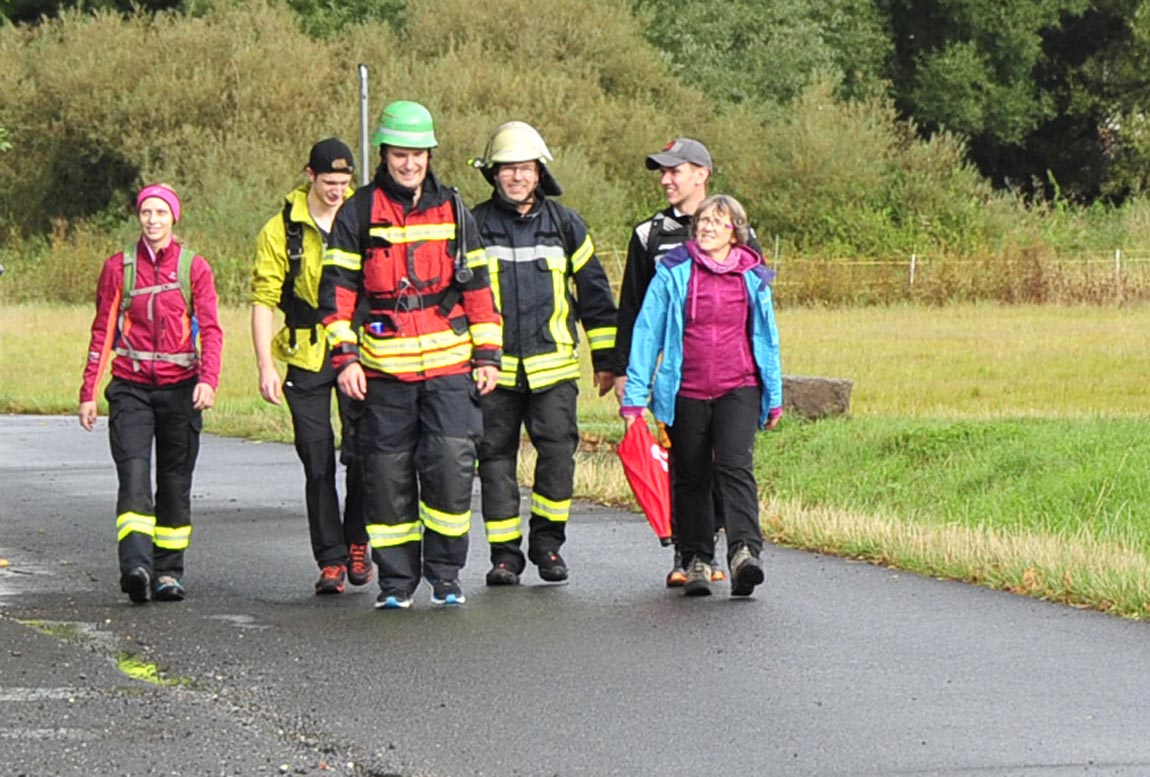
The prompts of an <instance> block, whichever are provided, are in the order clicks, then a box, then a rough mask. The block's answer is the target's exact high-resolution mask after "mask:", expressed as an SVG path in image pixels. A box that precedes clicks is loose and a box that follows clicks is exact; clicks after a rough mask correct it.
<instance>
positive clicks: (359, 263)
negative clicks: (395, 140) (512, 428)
mask: <svg viewBox="0 0 1150 777" xmlns="http://www.w3.org/2000/svg"><path fill="white" fill-rule="evenodd" d="M365 198H366V199H365ZM457 205H458V211H459V212H458V213H456V210H457ZM457 251H459V252H460V253H459V256H458V257H457V255H456V252H457ZM457 265H458V267H457ZM459 269H463V270H464V271H463V272H462V273H460V272H458V270H459ZM319 313H320V316H321V318H322V320H323V323H324V327H325V330H326V332H327V337H328V342H329V343H330V344H331V347H332V364H333V365H334V366H335V368H336V369H341V368H342V367H344V366H345V365H346V364H347V363H348V362H350V361H352V360H355V359H358V360H359V363H360V365H361V366H362V367H363V368H364V370H365V371H366V372H367V374H368V376H369V377H370V376H371V375H372V374H375V375H377V376H378V375H387V376H389V377H392V378H396V379H398V380H404V381H420V380H426V379H428V378H434V377H437V376H441V375H456V374H461V373H467V372H469V371H470V370H471V368H472V367H473V366H485V365H492V366H499V361H500V356H501V348H502V338H503V334H502V319H501V317H500V315H499V312H498V310H496V308H495V302H494V298H493V296H492V293H491V284H490V280H489V276H488V269H487V255H486V252H485V251H484V250H483V245H482V243H481V242H480V240H479V233H478V230H477V229H476V225H475V222H474V220H473V219H472V217H471V214H470V213H469V212H468V211H467V209H466V208H463V207H462V203H461V201H460V200H458V199H457V198H455V197H453V191H452V190H451V189H448V188H447V187H445V186H443V185H442V184H440V183H439V181H438V180H436V178H435V176H434V175H433V174H432V173H431V172H430V171H428V174H427V178H426V179H425V180H424V182H423V187H422V191H421V196H420V198H419V201H418V203H416V204H414V205H413V204H412V197H411V192H410V191H409V190H405V189H403V188H402V187H399V186H398V185H397V184H396V183H395V182H394V181H392V179H391V177H390V176H389V175H388V173H387V171H386V168H384V167H382V166H381V167H380V169H379V170H378V171H377V172H376V175H375V180H374V181H373V182H372V183H371V184H370V185H368V186H365V187H362V188H360V189H358V190H357V191H356V192H355V194H354V195H352V197H351V198H350V199H348V200H347V201H346V202H345V203H344V204H343V206H342V207H341V208H340V210H339V213H337V214H336V217H335V221H334V222H333V224H332V229H331V237H330V239H329V241H328V247H327V251H326V252H325V254H324V262H323V277H322V279H321V281H320V289H319Z"/></svg>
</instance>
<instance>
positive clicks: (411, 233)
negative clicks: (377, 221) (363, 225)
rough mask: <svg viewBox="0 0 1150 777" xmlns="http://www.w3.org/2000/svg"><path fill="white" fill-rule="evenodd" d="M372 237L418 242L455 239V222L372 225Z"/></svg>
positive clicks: (392, 240)
mask: <svg viewBox="0 0 1150 777" xmlns="http://www.w3.org/2000/svg"><path fill="white" fill-rule="evenodd" d="M369 232H370V233H371V236H372V237H381V238H383V239H384V240H386V241H388V242H389V243H418V242H420V241H427V240H454V239H455V222H454V221H449V222H447V223H446V224H412V225H410V226H404V225H396V226H388V227H372V228H371V229H370V230H369Z"/></svg>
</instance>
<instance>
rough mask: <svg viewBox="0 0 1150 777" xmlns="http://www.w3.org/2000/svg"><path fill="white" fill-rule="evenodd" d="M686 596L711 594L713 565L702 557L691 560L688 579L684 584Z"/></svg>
mask: <svg viewBox="0 0 1150 777" xmlns="http://www.w3.org/2000/svg"><path fill="white" fill-rule="evenodd" d="M683 595H684V596H710V595H711V565H710V564H708V563H707V562H706V561H703V560H702V559H701V558H697V559H695V560H694V561H692V562H691V566H689V567H688V568H687V581H686V582H685V583H684V584H683Z"/></svg>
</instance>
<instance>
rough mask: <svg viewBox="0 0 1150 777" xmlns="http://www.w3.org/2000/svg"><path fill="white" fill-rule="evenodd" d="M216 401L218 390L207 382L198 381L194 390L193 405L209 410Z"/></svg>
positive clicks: (199, 408) (197, 408)
mask: <svg viewBox="0 0 1150 777" xmlns="http://www.w3.org/2000/svg"><path fill="white" fill-rule="evenodd" d="M215 403H216V390H215V389H214V388H212V387H211V386H209V385H208V384H207V383H197V384H196V388H195V389H194V390H193V391H192V407H193V408H195V409H196V410H207V409H208V408H209V407H211V406H212V405H214V404H215Z"/></svg>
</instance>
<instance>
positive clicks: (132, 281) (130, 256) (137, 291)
mask: <svg viewBox="0 0 1150 777" xmlns="http://www.w3.org/2000/svg"><path fill="white" fill-rule="evenodd" d="M136 245H137V244H136V243H132V244H131V245H129V246H127V247H126V248H124V258H123V266H124V277H123V285H122V286H121V291H120V316H119V319H118V320H117V321H116V336H115V341H116V346H115V348H114V350H115V352H116V354H117V355H119V356H123V357H125V358H128V359H131V360H132V368H133V369H135V370H137V371H139V369H140V360H147V361H165V362H171V363H172V364H178V365H180V366H181V367H192V366H194V365H195V363H196V360H197V358H198V355H197V353H196V350H195V340H196V337H197V335H198V329H199V322H198V321H197V320H196V316H195V312H194V310H193V307H192V262H193V260H195V258H196V252H195V251H193V250H192V249H190V248H188V247H187V246H184V245H181V246H180V253H179V256H178V258H177V259H176V280H175V281H174V282H172V283H158V284H154V285H152V286H144V287H143V288H137V286H136V260H137V258H138V257H137V255H136ZM177 289H178V290H179V291H180V294H181V296H183V298H184V308H185V310H186V311H187V315H188V318H189V320H190V321H191V332H192V350H191V351H188V352H185V353H159V352H156V351H137V350H135V349H133V348H131V347H129V346H128V345H127V341H126V340H125V339H124V336H123V333H124V328H125V327H124V324H125V321H126V320H127V315H128V308H129V307H131V305H132V300H133V299H135V298H136V297H138V296H141V295H143V294H148V295H151V296H150V299H149V300H148V317H149V318H152V317H153V316H154V315H155V304H156V295H157V294H160V293H162V292H165V291H175V290H177Z"/></svg>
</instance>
